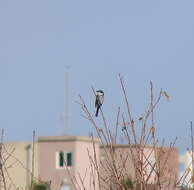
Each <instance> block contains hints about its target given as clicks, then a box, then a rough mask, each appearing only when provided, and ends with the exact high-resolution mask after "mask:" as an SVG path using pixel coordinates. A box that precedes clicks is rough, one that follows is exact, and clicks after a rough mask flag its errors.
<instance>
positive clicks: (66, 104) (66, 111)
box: [64, 65, 70, 134]
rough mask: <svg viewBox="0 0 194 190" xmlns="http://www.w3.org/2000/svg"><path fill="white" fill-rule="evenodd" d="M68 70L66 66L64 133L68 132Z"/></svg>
mask: <svg viewBox="0 0 194 190" xmlns="http://www.w3.org/2000/svg"><path fill="white" fill-rule="evenodd" d="M69 68H70V66H69V65H67V66H66V69H65V113H64V124H65V126H64V127H65V133H66V134H67V133H68V130H69Z"/></svg>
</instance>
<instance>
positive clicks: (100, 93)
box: [95, 90, 104, 117]
mask: <svg viewBox="0 0 194 190" xmlns="http://www.w3.org/2000/svg"><path fill="white" fill-rule="evenodd" d="M103 101H104V92H103V91H102V90H97V91H96V101H95V107H96V117H97V116H98V112H99V109H100V107H101V106H102V103H103Z"/></svg>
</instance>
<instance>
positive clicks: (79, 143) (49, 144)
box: [38, 136, 99, 190]
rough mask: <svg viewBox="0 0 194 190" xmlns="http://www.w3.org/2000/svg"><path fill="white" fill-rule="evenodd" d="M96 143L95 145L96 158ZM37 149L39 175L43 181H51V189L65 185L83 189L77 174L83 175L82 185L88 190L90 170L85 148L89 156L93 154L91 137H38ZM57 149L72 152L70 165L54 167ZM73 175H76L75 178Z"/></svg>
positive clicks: (61, 187) (56, 189) (55, 189)
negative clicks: (71, 163)
mask: <svg viewBox="0 0 194 190" xmlns="http://www.w3.org/2000/svg"><path fill="white" fill-rule="evenodd" d="M97 144H98V143H97ZM97 144H96V145H95V147H96V151H97V153H96V154H97V159H98V158H99V156H98V145H97ZM38 149H39V177H40V179H42V180H44V181H51V189H52V190H58V189H63V187H65V186H70V187H71V189H76V188H75V185H76V187H77V188H78V189H80V190H81V189H83V187H82V185H81V182H80V180H79V175H80V177H81V178H82V179H83V178H84V176H85V178H84V179H85V180H84V186H85V187H86V190H87V189H88V190H89V183H90V180H89V178H90V174H91V172H90V161H89V157H88V153H87V150H89V152H90V154H91V156H93V153H92V151H93V143H92V141H91V138H86V137H69V136H62V137H40V138H39V139H38ZM59 151H63V152H71V153H72V155H73V165H72V167H68V168H67V167H66V166H65V167H63V168H58V167H56V154H57V152H59ZM86 171H87V172H86ZM74 177H76V180H75V178H74ZM72 179H73V180H72ZM96 190H98V189H96Z"/></svg>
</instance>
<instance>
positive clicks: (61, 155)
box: [59, 152, 64, 167]
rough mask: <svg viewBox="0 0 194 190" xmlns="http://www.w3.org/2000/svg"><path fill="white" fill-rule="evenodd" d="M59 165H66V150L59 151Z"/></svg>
mask: <svg viewBox="0 0 194 190" xmlns="http://www.w3.org/2000/svg"><path fill="white" fill-rule="evenodd" d="M59 167H64V152H59Z"/></svg>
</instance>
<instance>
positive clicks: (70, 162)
mask: <svg viewBox="0 0 194 190" xmlns="http://www.w3.org/2000/svg"><path fill="white" fill-rule="evenodd" d="M66 156H67V166H72V153H71V152H68V153H67V154H66Z"/></svg>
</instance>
